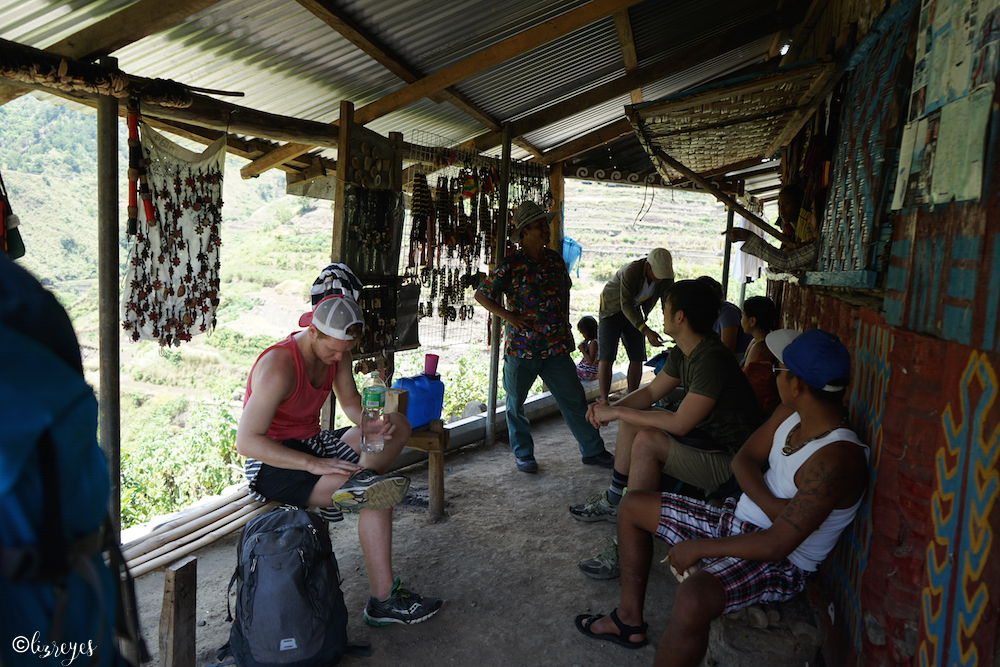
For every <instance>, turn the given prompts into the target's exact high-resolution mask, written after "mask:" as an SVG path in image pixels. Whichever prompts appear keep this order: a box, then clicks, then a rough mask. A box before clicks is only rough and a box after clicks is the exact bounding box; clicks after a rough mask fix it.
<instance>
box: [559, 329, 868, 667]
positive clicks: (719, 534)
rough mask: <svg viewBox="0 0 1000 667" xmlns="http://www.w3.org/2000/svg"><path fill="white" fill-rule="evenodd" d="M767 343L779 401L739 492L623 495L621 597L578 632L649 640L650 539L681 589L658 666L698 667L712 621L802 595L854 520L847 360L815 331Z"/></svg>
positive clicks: (740, 458) (863, 467)
mask: <svg viewBox="0 0 1000 667" xmlns="http://www.w3.org/2000/svg"><path fill="white" fill-rule="evenodd" d="M766 342H767V345H768V347H769V348H770V349H771V351H772V352H773V353H774V355H775V357H777V359H778V365H777V366H775V368H774V371H775V375H776V376H777V381H778V392H779V393H780V394H781V400H782V404H781V405H780V406H779V407H778V409H777V410H776V411H775V413H774V414H773V415H772V416H771V418H770V419H769V420H768V421H767V422H766V423H765V424H764V425H763V426H761V427H760V429H758V430H757V431H756V432H755V433H754V434H753V435H752V436H751V437H750V439H749V440H747V442H746V444H745V445H743V447H742V448H741V449H740V451H739V452H738V453H737V454H736V457H735V458H734V459H733V463H732V467H733V473H734V474H735V475H736V478H737V480H738V481H739V483H740V487H741V488H742V489H743V492H744V496H743V497H742V498H741V499H740V501H739V503H736V502H735V501H734V500H733V499H729V500H727V501H726V503H725V505H724V506H723V507H722V508H716V507H712V506H710V505H707V504H705V503H701V502H698V501H694V500H690V499H688V498H683V497H681V496H675V495H672V494H669V493H663V494H660V493H655V492H646V491H633V492H630V493H628V494H626V495H625V497H624V499H623V500H622V504H621V507H620V509H619V512H618V550H619V558H620V561H621V582H622V591H621V600H620V602H619V606H618V609H616V610H615V611H613V612H611V613H610V614H609V615H608V616H603V615H597V616H590V615H586V614H582V615H580V616H577V617H576V627H577V629H578V630H580V632H582V633H583V634H584V635H586V636H588V637H590V638H592V639H600V640H605V641H611V642H614V643H616V644H619V645H621V646H624V647H626V648H638V647H639V646H643V645H645V644H646V631H647V629H648V628H647V625H646V624H645V623H643V620H642V610H643V605H644V602H645V595H646V584H647V582H648V579H649V571H650V567H651V565H652V554H653V548H652V547H653V544H652V537H653V536H654V535H655V536H656V537H658V538H660V539H662V540H664V541H665V542H667V543H668V544H672V545H673V547H672V548H671V550H670V553H669V554H668V556H667V559H668V560H669V562H670V567H671V568H672V570H674V572H675V573H677V575H678V579H680V580H681V581H682V583H681V585H680V587H679V588H678V589H677V593H676V596H675V598H674V607H673V611H672V613H671V618H670V623H669V624H668V626H667V628H666V630H664V632H663V634H662V636H661V637H660V642H659V645H658V646H657V651H656V660H655V663H654V664H655V665H657V667H667V666H671V667H673V666H677V667H680V666H684V665H689V666H691V667H694V666H695V665H697V664H699V663H700V662H701V660H702V658H703V657H704V655H705V651H706V649H707V647H708V631H709V624H710V623H711V621H712V620H713V619H715V618H717V617H719V616H721V615H722V614H724V613H729V612H731V611H735V610H737V609H740V608H742V607H746V606H749V605H751V604H755V603H762V602H778V601H781V600H787V599H789V598H791V597H792V596H794V595H795V594H797V593H799V592H800V591H801V590H802V589H803V588H804V587H805V583H806V578H807V576H808V575H809V573H810V572H812V571H814V570H815V569H816V567H817V566H818V564H819V563H820V562H822V560H823V559H824V558H825V557H826V555H827V554H828V553H829V552H830V550H831V549H832V548H833V546H834V544H835V543H836V541H837V538H838V537H839V536H840V533H841V532H842V531H843V529H844V528H845V527H846V526H847V525H848V524H849V523H850V522H851V520H852V519H853V518H854V515H855V514H856V512H857V509H858V507H859V506H860V504H861V500H862V498H863V497H864V494H865V489H866V488H867V485H868V448H867V447H865V446H864V445H863V444H862V443H861V441H860V440H859V439H858V437H857V435H855V433H854V432H853V431H852V430H851V429H850V427H849V425H848V422H847V418H846V416H845V413H844V407H843V401H844V395H845V393H846V389H847V386H848V383H849V380H848V378H849V377H850V370H851V358H850V354H849V353H848V351H847V349H846V348H845V347H844V346H843V345H842V344H841V343H840V340H839V339H838V338H837V337H836V336H834V335H833V334H830V333H827V332H825V331H820V330H818V329H810V330H808V331H806V332H805V333H802V334H799V333H798V332H795V331H791V330H788V329H782V330H779V331H773V332H771V333H770V334H768V336H767V338H766ZM765 462H767V463H769V464H770V468H769V469H768V470H767V472H766V473H765V472H761V468H762V465H763V464H764V463H765Z"/></svg>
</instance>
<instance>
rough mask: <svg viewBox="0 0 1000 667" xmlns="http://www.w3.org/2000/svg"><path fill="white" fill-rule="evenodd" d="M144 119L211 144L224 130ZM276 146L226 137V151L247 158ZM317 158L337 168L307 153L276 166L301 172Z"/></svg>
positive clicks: (330, 166) (326, 163) (328, 164)
mask: <svg viewBox="0 0 1000 667" xmlns="http://www.w3.org/2000/svg"><path fill="white" fill-rule="evenodd" d="M119 113H120V115H122V116H124V115H125V108H124V107H121V108H120V112H119ZM144 120H145V121H146V122H147V123H149V125H150V126H152V127H154V128H156V129H158V130H163V131H164V132H170V133H172V134H176V135H177V136H180V137H184V138H185V139H190V140H191V141H196V142H198V143H200V144H205V145H208V144H211V143H212V142H213V141H215V140H216V139H218V138H219V137H221V136H222V135H223V133H222V132H219V131H217V130H208V129H205V128H203V127H196V126H194V125H188V124H187V123H180V122H177V121H164V120H159V119H157V118H152V117H146V118H144ZM274 148H275V146H274V145H273V144H270V143H267V142H264V141H261V140H259V139H241V138H239V137H237V136H236V135H233V134H229V135H228V136H227V137H226V152H228V153H229V154H231V155H236V156H238V157H241V158H244V159H247V160H255V159H257V158H258V157H260V156H261V155H265V154H267V153H270V152H271V151H272V150H274ZM317 160H318V161H319V164H320V165H321V166H322V167H323V168H324V169H326V170H327V171H334V170H336V168H337V163H336V162H334V161H333V160H327V159H325V158H321V157H320V156H318V155H313V156H310V155H305V156H302V157H301V158H294V159H290V160H288V161H286V162H285V163H284V164H280V165H277V167H276V168H277V169H280V170H282V171H284V172H286V173H289V174H301V173H302V172H303V171H305V170H308V169H310V168H313V167H315V165H316V161H317Z"/></svg>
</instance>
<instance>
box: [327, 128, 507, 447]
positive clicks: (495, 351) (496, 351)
mask: <svg viewBox="0 0 1000 667" xmlns="http://www.w3.org/2000/svg"><path fill="white" fill-rule="evenodd" d="M511 138H512V137H511V131H510V123H504V125H503V157H502V158H501V160H500V209H499V210H498V211H497V215H498V216H499V217H500V220H499V221H498V222H497V245H496V252H494V254H493V256H494V257H496V258H497V261H498V262H499V261H500V260H501V259H503V257H504V250H505V249H506V248H507V203H508V202H507V198H508V197H509V196H510V144H511ZM338 163H339V160H338ZM500 339H501V335H500V318H499V317H497V316H495V315H494V316H493V318H492V325H491V326H490V346H491V349H490V391H489V394H488V396H487V399H486V444H487V445H492V444H493V443H494V442H496V439H497V433H496V430H497V429H496V416H497V379H498V378H499V377H500V353H501V351H502V349H503V348H502V341H501V340H500Z"/></svg>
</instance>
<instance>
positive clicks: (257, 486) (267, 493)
mask: <svg viewBox="0 0 1000 667" xmlns="http://www.w3.org/2000/svg"><path fill="white" fill-rule="evenodd" d="M349 428H350V427H347V428H340V429H337V430H336V431H320V432H319V434H317V435H316V436H314V437H313V438H310V441H312V440H317V439H318V440H322V441H323V442H322V443H316V444H318V445H320V444H321V446H323V448H324V451H325V453H326V454H327V456H326V458H338V459H341V460H343V461H350V462H351V463H357V462H358V461H359V460H361V457H360V456H358V453H357V452H355V451H354V450H353V449H351V447H350V446H349V445H347V444H346V443H345V442H343V441H342V440H341V439H340V437H341V436H342V435H344V433H346V432H347V430H348V429H349ZM331 436H332V437H331ZM310 441H304V440H285V441H283V442H282V443H281V444H283V445H284V446H285V447H288V448H289V449H294V450H295V451H297V452H304V453H306V454H312V455H313V456H319V454H318V453H317V451H316V449H315V447H314V446H310V444H309V443H310ZM319 477H320V476H319V475H314V474H313V473H311V472H308V471H306V470H288V469H286V468H275V467H273V466H269V465H267V464H266V463H262V464H260V470H258V471H257V475H256V476H255V477H254V480H253V483H252V484H251V488H252V490H253V491H255V492H257V493H258V494H260V495H261V496H264V497H265V498H267V499H268V500H275V501H277V502H280V503H286V504H288V505H296V506H298V507H306V506H307V505H308V504H309V495H310V494H311V493H312V490H313V487H314V486H316V482H318V481H319Z"/></svg>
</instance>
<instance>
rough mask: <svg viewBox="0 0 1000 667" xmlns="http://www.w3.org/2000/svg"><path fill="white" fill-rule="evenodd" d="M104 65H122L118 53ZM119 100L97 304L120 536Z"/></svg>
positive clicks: (103, 210)
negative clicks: (117, 56)
mask: <svg viewBox="0 0 1000 667" xmlns="http://www.w3.org/2000/svg"><path fill="white" fill-rule="evenodd" d="M101 65H102V66H104V67H109V68H117V66H118V62H117V60H116V59H115V58H102V59H101ZM118 273H119V263H118V100H116V99H115V98H114V97H110V96H108V95H101V96H99V97H98V98H97V291H98V298H97V307H98V319H99V324H98V332H99V337H100V347H101V352H100V383H101V384H100V389H99V393H98V399H99V405H100V417H99V424H98V430H99V433H100V438H101V449H103V450H104V456H105V457H106V458H107V459H108V473H109V474H110V476H111V500H110V504H111V507H110V508H109V511H110V514H111V523H112V526H113V529H114V531H115V533H116V534H115V535H114V537H113V538H114V539H115V540H116V543H117V540H118V533H119V532H120V531H121V509H122V507H121V397H120V396H119V384H120V383H119V376H118V372H119V366H120V355H119V349H118V331H119V328H118V321H119V319H120V318H119V314H118V310H119V309H118V282H119V275H118Z"/></svg>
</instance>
